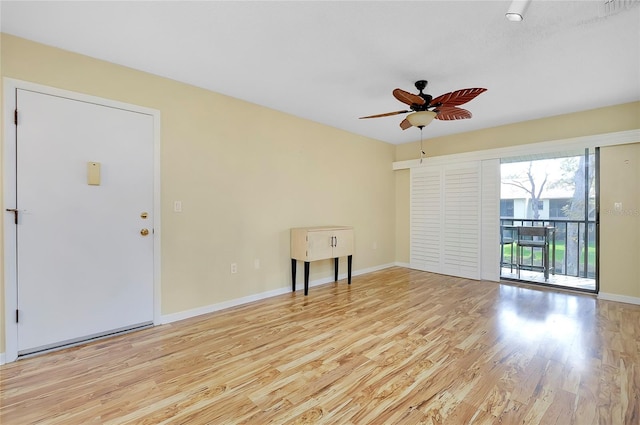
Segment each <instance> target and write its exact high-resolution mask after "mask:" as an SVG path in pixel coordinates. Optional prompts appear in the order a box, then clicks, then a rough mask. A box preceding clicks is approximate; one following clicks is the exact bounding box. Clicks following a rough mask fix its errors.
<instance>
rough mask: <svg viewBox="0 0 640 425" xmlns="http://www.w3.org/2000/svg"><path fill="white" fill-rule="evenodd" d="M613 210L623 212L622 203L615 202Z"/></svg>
mask: <svg viewBox="0 0 640 425" xmlns="http://www.w3.org/2000/svg"><path fill="white" fill-rule="evenodd" d="M613 209H614V210H615V211H618V212H620V211H622V202H614V203H613Z"/></svg>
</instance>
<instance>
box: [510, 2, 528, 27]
mask: <svg viewBox="0 0 640 425" xmlns="http://www.w3.org/2000/svg"><path fill="white" fill-rule="evenodd" d="M530 2H531V0H513V1H512V2H511V5H510V6H509V10H507V13H506V14H505V15H504V16H505V18H507V20H509V21H511V22H520V21H523V20H524V12H525V10H527V7H528V6H529V3H530Z"/></svg>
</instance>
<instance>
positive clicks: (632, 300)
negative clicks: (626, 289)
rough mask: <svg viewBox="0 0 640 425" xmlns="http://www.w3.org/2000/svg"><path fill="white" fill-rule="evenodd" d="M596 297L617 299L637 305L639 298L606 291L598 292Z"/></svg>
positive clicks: (608, 299) (639, 303) (610, 299)
mask: <svg viewBox="0 0 640 425" xmlns="http://www.w3.org/2000/svg"><path fill="white" fill-rule="evenodd" d="M598 299H601V300H607V301H617V302H619V303H627V304H638V305H640V298H637V297H629V296H626V295H618V294H607V293H604V292H600V293H599V294H598Z"/></svg>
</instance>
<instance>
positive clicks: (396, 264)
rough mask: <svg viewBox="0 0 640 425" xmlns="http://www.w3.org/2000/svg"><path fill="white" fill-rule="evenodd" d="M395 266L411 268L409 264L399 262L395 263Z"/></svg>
mask: <svg viewBox="0 0 640 425" xmlns="http://www.w3.org/2000/svg"><path fill="white" fill-rule="evenodd" d="M393 265H394V266H398V267H404V268H405V269H410V268H411V265H410V264H409V263H401V262H399V261H396V262H395V263H393Z"/></svg>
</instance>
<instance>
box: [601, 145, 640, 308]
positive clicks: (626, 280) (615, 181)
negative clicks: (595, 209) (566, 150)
mask: <svg viewBox="0 0 640 425" xmlns="http://www.w3.org/2000/svg"><path fill="white" fill-rule="evenodd" d="M600 153H601V159H600V167H601V169H602V170H607V172H606V173H605V172H603V173H602V176H601V178H600V187H601V191H600V229H601V232H600V233H601V238H600V264H601V265H602V266H601V271H600V282H601V284H600V290H601V291H602V292H605V293H609V294H618V295H625V296H629V297H635V298H640V143H634V144H630V145H621V146H610V147H604V148H602V149H601V152H600ZM615 202H622V211H615V210H614V203H615Z"/></svg>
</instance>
